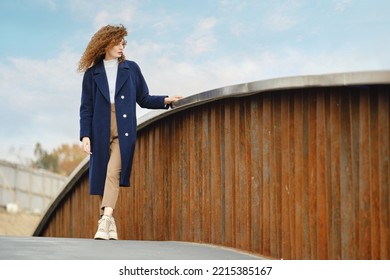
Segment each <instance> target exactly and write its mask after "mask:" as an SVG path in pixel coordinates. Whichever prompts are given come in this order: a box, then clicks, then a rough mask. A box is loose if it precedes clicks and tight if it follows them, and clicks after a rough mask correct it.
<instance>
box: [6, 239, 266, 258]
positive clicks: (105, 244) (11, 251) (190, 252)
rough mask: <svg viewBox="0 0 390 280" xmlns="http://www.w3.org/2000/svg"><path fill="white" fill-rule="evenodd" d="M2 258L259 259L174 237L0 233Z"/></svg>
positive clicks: (223, 248) (243, 253)
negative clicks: (101, 237)
mask: <svg viewBox="0 0 390 280" xmlns="http://www.w3.org/2000/svg"><path fill="white" fill-rule="evenodd" d="M0 259H2V260H259V259H262V258H260V257H259V256H256V255H251V254H247V253H245V252H241V251H237V250H234V249H229V248H225V247H218V246H210V245H205V244H198V243H187V242H173V241H132V240H115V241H104V240H93V239H81V238H51V237H10V236H0Z"/></svg>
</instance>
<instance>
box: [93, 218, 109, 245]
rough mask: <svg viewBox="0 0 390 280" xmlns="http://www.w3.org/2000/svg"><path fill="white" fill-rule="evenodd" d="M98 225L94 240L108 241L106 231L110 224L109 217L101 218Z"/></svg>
mask: <svg viewBox="0 0 390 280" xmlns="http://www.w3.org/2000/svg"><path fill="white" fill-rule="evenodd" d="M98 224H99V226H98V229H97V231H96V234H95V239H103V240H108V239H109V235H108V229H109V227H110V224H111V219H110V217H108V216H103V217H101V218H100V220H99V222H98Z"/></svg>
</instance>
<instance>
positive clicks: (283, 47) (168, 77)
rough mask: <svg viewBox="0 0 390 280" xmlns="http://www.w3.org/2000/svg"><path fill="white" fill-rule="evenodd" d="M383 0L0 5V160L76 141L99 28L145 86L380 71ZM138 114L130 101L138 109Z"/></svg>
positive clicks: (179, 88) (386, 45) (191, 88)
mask: <svg viewBox="0 0 390 280" xmlns="http://www.w3.org/2000/svg"><path fill="white" fill-rule="evenodd" d="M389 12H390V1H387V0H372V1H368V0H321V1H316V0H284V1H282V0H274V1H271V0H249V1H246V0H238V1H236V0H214V1H212V0H208V1H207V0H199V1H179V0H176V1H173V0H165V1H152V0H112V1H106V0H97V1H92V0H9V1H7V0H5V1H1V2H0V33H1V38H2V39H1V44H0V98H1V104H0V126H1V130H0V141H1V142H0V144H1V145H0V159H4V160H9V161H14V162H21V163H23V162H28V160H29V159H31V158H32V157H33V149H34V146H35V143H37V142H40V143H41V144H42V145H43V147H44V148H46V149H47V150H51V149H53V148H55V147H58V146H59V145H61V144H63V143H69V144H73V143H78V131H79V127H78V110H79V102H80V92H81V79H82V74H80V73H77V72H76V67H77V62H78V60H79V58H80V56H81V55H82V53H83V51H84V49H85V47H86V45H87V43H88V41H89V39H90V38H91V36H92V35H93V34H94V33H95V32H96V31H97V30H98V29H99V28H100V27H101V26H103V25H106V24H119V23H121V24H123V25H125V26H126V27H127V29H128V33H129V34H128V37H127V41H128V46H127V48H126V50H125V54H126V56H127V58H128V59H130V60H134V61H136V62H137V63H138V64H139V65H140V67H141V69H142V72H143V74H144V76H145V79H146V81H147V83H148V85H149V89H150V92H151V94H164V95H177V94H179V95H183V96H189V95H193V94H197V93H200V92H202V91H206V90H210V89H213V88H218V87H223V86H228V85H232V84H239V83H245V82H251V81H257V80H264V79H268V78H277V77H285V76H298V75H310V74H324V73H335V72H352V71H369V70H385V69H386V70H388V69H390V54H389V49H390V39H389V36H388V35H387V34H388V28H389V26H390V17H389V16H388V15H389ZM145 113H148V111H147V110H140V109H138V116H141V115H143V114H145Z"/></svg>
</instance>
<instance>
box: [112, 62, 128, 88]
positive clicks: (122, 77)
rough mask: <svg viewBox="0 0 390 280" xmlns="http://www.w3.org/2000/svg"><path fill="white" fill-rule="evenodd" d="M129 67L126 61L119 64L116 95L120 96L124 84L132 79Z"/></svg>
mask: <svg viewBox="0 0 390 280" xmlns="http://www.w3.org/2000/svg"><path fill="white" fill-rule="evenodd" d="M129 69H130V68H129V66H128V65H127V63H126V61H123V62H121V63H119V65H118V74H117V78H116V86H115V95H116V94H118V92H119V91H120V89H121V88H122V86H123V85H124V83H125V82H126V81H127V79H128V78H129V77H130V73H129Z"/></svg>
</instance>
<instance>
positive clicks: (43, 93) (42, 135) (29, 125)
mask: <svg viewBox="0 0 390 280" xmlns="http://www.w3.org/2000/svg"><path fill="white" fill-rule="evenodd" d="M77 59H78V57H77V55H75V54H73V53H62V54H60V55H59V56H58V57H56V58H54V59H50V60H46V61H41V60H35V59H25V58H9V59H8V61H6V62H5V63H3V64H0V98H1V100H2V103H1V105H0V116H1V118H0V124H1V127H2V130H1V132H0V136H1V138H0V139H1V145H0V146H1V148H0V155H1V158H3V157H4V154H5V155H6V156H7V157H10V156H12V154H11V155H9V154H8V153H9V151H10V150H13V151H15V150H18V151H21V150H23V151H24V152H25V155H26V154H27V155H32V151H33V147H34V145H35V143H37V142H41V143H42V144H43V146H44V147H48V148H53V147H56V146H58V145H59V144H62V143H64V142H69V141H71V142H76V141H78V106H79V105H78V103H79V100H80V92H81V91H80V86H81V76H80V74H78V73H76V63H77ZM15 156H16V155H15Z"/></svg>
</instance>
